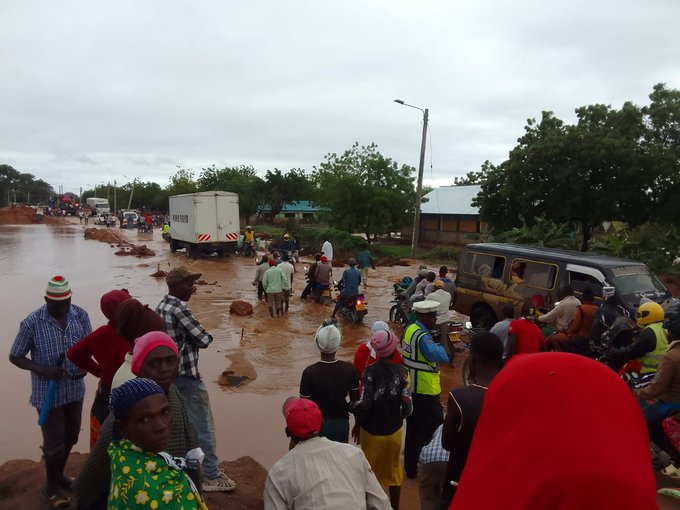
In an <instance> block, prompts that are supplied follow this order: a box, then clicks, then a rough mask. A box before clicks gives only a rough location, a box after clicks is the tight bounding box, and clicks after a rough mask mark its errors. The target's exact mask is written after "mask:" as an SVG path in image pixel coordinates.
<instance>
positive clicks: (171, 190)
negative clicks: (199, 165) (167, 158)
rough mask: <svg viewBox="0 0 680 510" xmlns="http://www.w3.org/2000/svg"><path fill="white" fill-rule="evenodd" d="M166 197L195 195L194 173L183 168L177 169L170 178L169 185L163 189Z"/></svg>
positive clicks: (196, 187)
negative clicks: (186, 194)
mask: <svg viewBox="0 0 680 510" xmlns="http://www.w3.org/2000/svg"><path fill="white" fill-rule="evenodd" d="M165 191H166V192H167V194H168V196H172V195H184V194H185V193H196V191H198V185H197V184H196V181H195V180H194V173H193V172H192V171H190V170H187V169H185V168H179V167H178V169H177V173H175V175H173V176H172V177H170V184H169V185H168V186H167V187H166V188H165Z"/></svg>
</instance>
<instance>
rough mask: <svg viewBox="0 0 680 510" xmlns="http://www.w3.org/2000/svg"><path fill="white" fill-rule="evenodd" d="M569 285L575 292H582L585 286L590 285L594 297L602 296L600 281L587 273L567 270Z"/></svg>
mask: <svg viewBox="0 0 680 510" xmlns="http://www.w3.org/2000/svg"><path fill="white" fill-rule="evenodd" d="M569 285H571V288H572V289H574V292H575V293H576V294H583V290H584V289H585V288H586V287H590V288H591V289H592V291H593V294H594V295H595V298H598V297H600V296H602V283H600V281H599V280H598V279H597V278H595V277H594V276H591V275H589V274H585V273H580V272H578V271H569ZM577 297H578V296H577Z"/></svg>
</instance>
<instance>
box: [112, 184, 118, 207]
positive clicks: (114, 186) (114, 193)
mask: <svg viewBox="0 0 680 510" xmlns="http://www.w3.org/2000/svg"><path fill="white" fill-rule="evenodd" d="M113 214H118V206H117V205H116V179H114V180H113Z"/></svg>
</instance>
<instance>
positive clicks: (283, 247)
mask: <svg viewBox="0 0 680 510" xmlns="http://www.w3.org/2000/svg"><path fill="white" fill-rule="evenodd" d="M277 250H278V251H279V252H280V253H282V254H283V253H288V252H290V253H291V255H292V254H293V252H294V251H295V243H294V242H293V240H292V239H291V238H290V234H288V233H287V232H286V233H285V234H283V240H282V241H281V242H280V243H279V244H278V246H277Z"/></svg>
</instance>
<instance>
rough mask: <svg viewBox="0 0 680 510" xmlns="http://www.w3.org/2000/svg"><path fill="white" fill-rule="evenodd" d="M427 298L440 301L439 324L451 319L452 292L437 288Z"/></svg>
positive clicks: (438, 310) (438, 309) (438, 308)
mask: <svg viewBox="0 0 680 510" xmlns="http://www.w3.org/2000/svg"><path fill="white" fill-rule="evenodd" d="M427 299H431V300H432V301H436V302H437V303H439V306H438V307H437V324H444V323H445V322H446V321H448V320H449V306H450V305H451V294H449V293H448V292H446V291H445V290H444V289H437V290H435V291H434V292H430V293H429V294H428V295H427Z"/></svg>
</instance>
